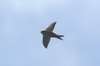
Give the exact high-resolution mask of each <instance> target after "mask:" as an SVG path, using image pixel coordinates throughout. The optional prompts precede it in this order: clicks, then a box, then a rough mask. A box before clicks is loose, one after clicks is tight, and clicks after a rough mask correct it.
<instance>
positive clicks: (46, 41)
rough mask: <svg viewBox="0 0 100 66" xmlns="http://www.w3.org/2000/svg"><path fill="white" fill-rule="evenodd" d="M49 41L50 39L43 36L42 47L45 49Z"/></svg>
mask: <svg viewBox="0 0 100 66" xmlns="http://www.w3.org/2000/svg"><path fill="white" fill-rule="evenodd" d="M49 41H50V37H48V36H43V45H44V47H45V48H47V47H48V44H49Z"/></svg>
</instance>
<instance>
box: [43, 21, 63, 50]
mask: <svg viewBox="0 0 100 66" xmlns="http://www.w3.org/2000/svg"><path fill="white" fill-rule="evenodd" d="M55 24H56V22H53V23H51V24H50V25H49V26H48V27H47V28H46V29H45V30H42V31H41V33H42V34H43V45H44V47H45V48H47V47H48V44H49V42H50V38H57V39H60V40H63V39H62V38H61V37H63V36H64V35H57V34H55V33H54V32H53V29H54V27H55Z"/></svg>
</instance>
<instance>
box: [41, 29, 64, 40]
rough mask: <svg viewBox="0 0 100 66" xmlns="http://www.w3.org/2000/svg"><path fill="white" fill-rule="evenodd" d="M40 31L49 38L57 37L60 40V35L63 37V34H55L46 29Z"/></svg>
mask: <svg viewBox="0 0 100 66" xmlns="http://www.w3.org/2000/svg"><path fill="white" fill-rule="evenodd" d="M41 33H42V34H43V35H44V36H48V37H50V38H58V39H60V40H62V38H60V37H63V35H57V34H55V33H53V32H51V31H46V30H43V31H41Z"/></svg>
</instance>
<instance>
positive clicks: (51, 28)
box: [45, 22, 56, 31]
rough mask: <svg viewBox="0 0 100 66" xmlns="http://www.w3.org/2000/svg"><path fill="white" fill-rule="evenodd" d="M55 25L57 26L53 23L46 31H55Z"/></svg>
mask: <svg viewBox="0 0 100 66" xmlns="http://www.w3.org/2000/svg"><path fill="white" fill-rule="evenodd" d="M55 24H56V22H53V23H51V24H50V25H49V26H48V27H47V28H46V29H45V30H48V31H53V29H54V27H55Z"/></svg>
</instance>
